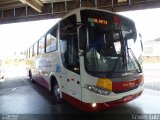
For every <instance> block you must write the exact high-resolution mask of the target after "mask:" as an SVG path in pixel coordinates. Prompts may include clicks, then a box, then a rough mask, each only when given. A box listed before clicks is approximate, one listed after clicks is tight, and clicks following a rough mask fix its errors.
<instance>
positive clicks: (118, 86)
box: [112, 79, 142, 91]
mask: <svg viewBox="0 0 160 120" xmlns="http://www.w3.org/2000/svg"><path fill="white" fill-rule="evenodd" d="M141 81H142V79H136V80H131V81H124V82H113V83H112V90H113V91H123V90H127V89H131V88H134V87H136V86H138V85H139V84H140V83H141Z"/></svg>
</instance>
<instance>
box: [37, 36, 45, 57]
mask: <svg viewBox="0 0 160 120" xmlns="http://www.w3.org/2000/svg"><path fill="white" fill-rule="evenodd" d="M38 48H39V49H38V54H43V53H44V52H45V51H44V48H45V38H44V37H42V38H41V39H40V40H39V46H38Z"/></svg>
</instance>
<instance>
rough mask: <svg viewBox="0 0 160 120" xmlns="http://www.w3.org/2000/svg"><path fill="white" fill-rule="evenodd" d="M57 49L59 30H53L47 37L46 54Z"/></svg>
mask: <svg viewBox="0 0 160 120" xmlns="http://www.w3.org/2000/svg"><path fill="white" fill-rule="evenodd" d="M56 49H57V28H55V29H54V30H52V31H51V32H50V33H48V34H47V36H46V52H51V51H55V50H56Z"/></svg>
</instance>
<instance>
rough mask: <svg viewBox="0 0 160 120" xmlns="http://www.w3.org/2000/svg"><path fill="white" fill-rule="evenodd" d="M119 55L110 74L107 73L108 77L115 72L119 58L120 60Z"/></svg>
mask: <svg viewBox="0 0 160 120" xmlns="http://www.w3.org/2000/svg"><path fill="white" fill-rule="evenodd" d="M120 55H121V54H119V55H118V59H117V60H116V61H115V64H114V66H113V68H112V70H111V71H110V72H108V77H112V75H113V73H114V72H115V70H116V68H117V65H118V63H119V61H120V58H121V57H120Z"/></svg>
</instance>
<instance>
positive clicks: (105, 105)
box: [62, 91, 142, 112]
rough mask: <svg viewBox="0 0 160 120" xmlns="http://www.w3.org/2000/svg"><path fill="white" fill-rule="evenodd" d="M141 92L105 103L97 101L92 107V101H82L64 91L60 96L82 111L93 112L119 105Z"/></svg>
mask: <svg viewBox="0 0 160 120" xmlns="http://www.w3.org/2000/svg"><path fill="white" fill-rule="evenodd" d="M141 93H142V91H140V92H138V93H136V94H133V95H128V96H125V97H124V98H122V99H119V100H115V101H111V102H106V103H97V106H96V107H94V108H93V107H92V103H85V102H82V101H80V100H78V99H76V98H73V97H72V96H70V95H67V94H66V93H63V92H62V96H63V99H64V100H66V101H67V102H69V103H70V104H71V105H73V106H75V107H77V108H78V109H80V110H82V111H87V112H94V111H100V110H105V109H109V108H112V107H116V106H119V105H121V104H124V103H127V102H129V101H132V100H134V99H135V98H137V97H138V96H140V95H141Z"/></svg>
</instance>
